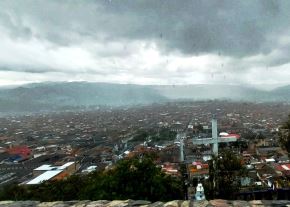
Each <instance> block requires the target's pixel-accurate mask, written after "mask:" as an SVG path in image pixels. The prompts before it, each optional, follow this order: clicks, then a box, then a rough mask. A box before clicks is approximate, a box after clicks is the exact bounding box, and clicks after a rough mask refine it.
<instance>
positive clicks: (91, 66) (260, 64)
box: [0, 0, 290, 85]
mask: <svg viewBox="0 0 290 207" xmlns="http://www.w3.org/2000/svg"><path fill="white" fill-rule="evenodd" d="M0 8H1V9H0V85H10V84H21V83H27V82H41V81H97V82H100V81H101V82H113V83H135V84H197V83H229V84H281V85H283V84H290V70H289V67H290V12H289V11H290V1H288V0H285V1H282V0H260V1H255V0H248V1H246V0H243V1H233V0H216V1H214V0H182V1H180V0H159V1H158V0H103V1H101V0H99V1H98V0H94V1H93V0H91V1H90V0H86V1H80V0H67V1H66V0H61V1H60V0H45V1H44V0H38V1H34V0H33V1H32V0H31V1H30V0H25V1H23V0H18V1H16V0H2V1H0Z"/></svg>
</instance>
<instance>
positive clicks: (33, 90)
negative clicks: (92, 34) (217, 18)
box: [0, 82, 290, 113]
mask: <svg viewBox="0 0 290 207" xmlns="http://www.w3.org/2000/svg"><path fill="white" fill-rule="evenodd" d="M213 99H223V100H232V101H252V102H290V86H285V87H280V88H276V89H274V90H272V91H263V90H258V89H255V88H250V87H245V86H236V85H235V86H233V85H183V86H181V85H176V86H171V85H170V86H169V85H167V86H141V85H130V84H110V83H89V82H56V83H54V82H44V83H33V84H27V85H23V86H20V87H15V88H0V112H2V113H9V112H12V113H17V112H40V111H52V110H65V109H78V108H84V107H95V106H109V107H118V106H132V105H146V104H151V103H162V102H169V101H175V100H213Z"/></svg>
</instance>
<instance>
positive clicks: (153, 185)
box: [0, 154, 184, 201]
mask: <svg viewBox="0 0 290 207" xmlns="http://www.w3.org/2000/svg"><path fill="white" fill-rule="evenodd" d="M183 195H184V192H183V188H182V180H181V179H179V178H176V177H172V176H169V175H166V174H165V173H164V172H162V170H161V168H159V167H157V166H156V165H155V163H154V156H152V155H149V154H143V155H141V156H137V157H133V158H130V159H124V160H120V161H119V162H118V163H117V164H116V165H115V166H114V167H113V168H112V169H110V170H104V171H97V172H94V173H91V174H89V175H87V176H78V175H73V176H71V177H69V178H67V179H65V180H60V181H50V182H44V183H41V184H40V185H32V186H24V185H23V186H19V185H17V184H15V185H10V186H8V187H4V188H2V189H1V191H0V200H39V201H56V200H116V199H122V200H126V199H135V200H150V201H159V200H161V201H168V200H175V199H183Z"/></svg>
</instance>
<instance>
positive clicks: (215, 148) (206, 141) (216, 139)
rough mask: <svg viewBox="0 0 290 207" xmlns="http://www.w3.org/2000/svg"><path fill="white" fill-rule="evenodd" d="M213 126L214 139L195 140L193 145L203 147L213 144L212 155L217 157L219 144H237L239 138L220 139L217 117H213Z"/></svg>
mask: <svg viewBox="0 0 290 207" xmlns="http://www.w3.org/2000/svg"><path fill="white" fill-rule="evenodd" d="M211 126H212V132H211V134H212V137H210V138H198V139H197V138H193V139H192V143H193V144H196V145H202V144H211V145H212V153H213V154H214V155H215V156H217V155H218V144H219V143H222V142H225V143H227V142H235V141H237V137H235V136H227V137H218V131H217V119H216V117H215V116H213V117H212V120H211Z"/></svg>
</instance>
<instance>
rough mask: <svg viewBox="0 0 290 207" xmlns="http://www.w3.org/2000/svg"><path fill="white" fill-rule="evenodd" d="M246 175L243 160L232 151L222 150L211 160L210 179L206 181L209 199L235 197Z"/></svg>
mask: <svg viewBox="0 0 290 207" xmlns="http://www.w3.org/2000/svg"><path fill="white" fill-rule="evenodd" d="M245 175H246V170H245V168H244V167H243V166H242V164H241V160H240V159H239V158H238V157H237V156H236V155H235V154H234V153H233V152H231V151H228V150H226V151H222V152H221V153H220V154H219V156H218V157H214V158H213V159H212V160H211V161H210V162H209V179H208V180H207V182H205V183H204V184H205V186H204V187H205V193H206V197H207V199H214V198H222V199H234V196H235V193H238V192H239V190H240V187H241V184H240V178H241V177H243V176H245Z"/></svg>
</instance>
